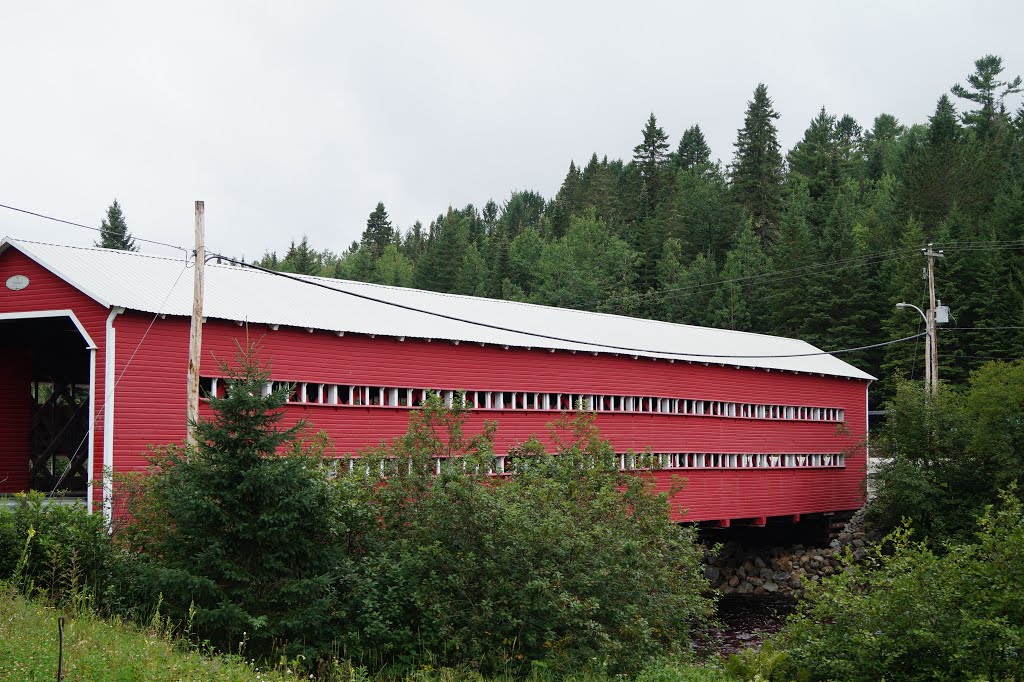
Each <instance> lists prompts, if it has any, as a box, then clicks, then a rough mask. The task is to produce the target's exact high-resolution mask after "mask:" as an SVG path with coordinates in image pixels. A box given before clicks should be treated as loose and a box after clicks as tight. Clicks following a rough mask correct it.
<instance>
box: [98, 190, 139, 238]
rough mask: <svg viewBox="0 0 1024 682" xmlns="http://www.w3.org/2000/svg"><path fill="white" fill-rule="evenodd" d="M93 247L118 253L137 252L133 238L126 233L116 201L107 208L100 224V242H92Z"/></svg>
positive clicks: (122, 216)
mask: <svg viewBox="0 0 1024 682" xmlns="http://www.w3.org/2000/svg"><path fill="white" fill-rule="evenodd" d="M94 245H95V246H99V247H102V248H104V249H117V250H118V251H138V250H139V247H138V246H136V244H135V237H133V236H132V234H131V232H129V231H128V224H127V223H126V222H125V220H124V213H122V212H121V204H119V203H118V202H117V199H114V203H112V204H111V205H110V206H108V207H107V216H106V217H105V218H104V219H103V222H101V223H100V240H99V241H98V242H94Z"/></svg>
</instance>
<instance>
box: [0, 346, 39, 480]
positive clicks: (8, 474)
mask: <svg viewBox="0 0 1024 682" xmlns="http://www.w3.org/2000/svg"><path fill="white" fill-rule="evenodd" d="M3 353H4V359H3V371H2V372H0V493H16V492H22V491H24V490H27V489H28V450H29V422H30V420H31V416H32V412H31V409H32V396H31V393H30V392H29V381H30V380H31V374H32V351H31V350H29V349H27V348H14V349H11V348H7V349H4V350H3Z"/></svg>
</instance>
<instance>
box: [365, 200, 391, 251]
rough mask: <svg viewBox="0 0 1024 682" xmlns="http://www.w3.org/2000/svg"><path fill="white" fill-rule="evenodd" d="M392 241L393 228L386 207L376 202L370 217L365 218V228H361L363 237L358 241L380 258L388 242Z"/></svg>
mask: <svg viewBox="0 0 1024 682" xmlns="http://www.w3.org/2000/svg"><path fill="white" fill-rule="evenodd" d="M394 242H395V229H394V228H393V227H392V226H391V219H390V218H388V212H387V209H385V208H384V204H383V203H378V204H377V208H375V209H373V212H372V213H371V214H370V217H369V218H367V219H366V229H365V230H363V238H362V241H361V242H360V243H361V244H362V247H363V248H365V249H368V250H369V251H370V253H371V254H373V256H374V257H375V258H380V256H381V254H382V253H384V249H386V248H387V247H388V244H393V243H394Z"/></svg>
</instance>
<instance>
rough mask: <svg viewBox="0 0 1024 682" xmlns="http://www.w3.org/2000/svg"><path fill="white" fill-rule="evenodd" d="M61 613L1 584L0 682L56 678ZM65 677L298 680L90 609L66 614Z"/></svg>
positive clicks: (97, 680)
mask: <svg viewBox="0 0 1024 682" xmlns="http://www.w3.org/2000/svg"><path fill="white" fill-rule="evenodd" d="M60 615H62V612H61V611H58V610H57V609H54V608H52V607H49V606H45V605H43V604H40V603H38V602H35V601H30V600H27V599H25V598H24V597H22V596H21V595H20V594H19V593H17V592H16V591H14V590H12V589H9V588H5V587H3V586H2V585H0V680H3V681H5V682H6V681H7V680H12V681H14V680H17V681H18V682H30V681H34V680H46V681H51V680H55V679H57V655H58V646H57V619H58V617H59V616H60ZM63 615H64V617H65V620H64V679H65V680H68V681H69V682H71V681H72V680H76V681H77V680H81V681H83V682H85V681H90V682H135V681H136V680H139V681H140V682H141V681H142V680H146V681H147V682H148V681H154V682H160V681H162V680H168V681H170V680H175V681H177V680H196V681H198V680H215V681H217V682H221V681H223V682H250V681H254V680H265V681H271V680H295V679H296V678H295V677H293V676H286V675H284V674H282V673H274V672H261V671H258V670H257V669H256V668H255V667H254V666H253V665H251V664H247V663H245V662H244V661H242V660H241V659H239V658H224V657H214V658H211V657H209V656H203V655H201V654H200V653H198V652H193V651H184V650H182V649H181V648H180V647H179V646H175V644H174V643H173V642H172V641H171V640H170V639H169V638H168V636H167V634H166V632H165V631H163V630H161V629H160V628H159V627H153V628H140V627H137V626H131V625H127V624H125V623H121V622H117V621H109V622H108V621H104V620H103V619H101V618H99V617H98V616H96V615H94V614H92V613H90V612H89V611H88V610H85V609H81V610H79V611H78V612H76V613H73V614H68V613H63Z"/></svg>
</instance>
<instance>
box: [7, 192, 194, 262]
mask: <svg viewBox="0 0 1024 682" xmlns="http://www.w3.org/2000/svg"><path fill="white" fill-rule="evenodd" d="M0 208H6V209H7V210H8V211H16V212H17V213H24V214H26V215H30V216H35V217H36V218H42V219H43V220H52V221H53V222H55V223H63V224H65V225H71V226H73V227H80V228H82V229H84V230H92V231H93V232H103V228H101V227H93V226H91V225H83V224H82V223H76V222H73V221H71V220H64V219H63V218H55V217H54V216H50V215H46V214H45V213H36V212H35V211H29V210H28V209H24V208H18V207H17V206H8V205H7V204H0ZM132 238H133V239H134V240H135V241H137V242H143V243H145V244H154V245H156V246H166V247H167V248H170V249H178V250H179V251H185V252H186V253H188V252H189V251H190V250H191V249H186V248H185V247H183V246H178V245H177V244H168V243H167V242H159V241H156V240H155V239H143V238H142V237H136V236H134V235H133V236H132Z"/></svg>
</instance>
